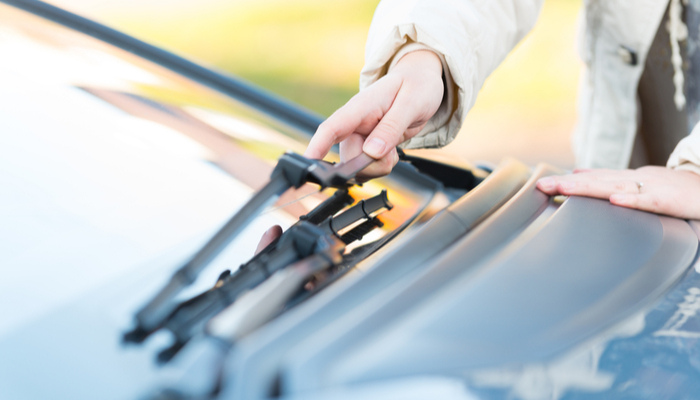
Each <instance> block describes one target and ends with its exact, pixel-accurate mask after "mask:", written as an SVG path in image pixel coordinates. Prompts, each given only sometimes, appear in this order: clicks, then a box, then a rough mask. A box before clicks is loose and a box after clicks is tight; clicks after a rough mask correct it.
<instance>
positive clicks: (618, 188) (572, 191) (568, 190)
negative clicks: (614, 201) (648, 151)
mask: <svg viewBox="0 0 700 400" xmlns="http://www.w3.org/2000/svg"><path fill="white" fill-rule="evenodd" d="M579 177H580V175H567V176H561V177H548V178H542V179H540V180H539V181H538V182H537V187H538V188H539V189H540V190H541V191H543V192H545V193H547V194H549V195H557V194H562V195H565V196H586V197H595V198H599V199H607V198H609V197H610V196H611V195H613V194H638V193H639V187H638V186H637V183H636V181H633V180H607V179H594V178H593V179H592V178H591V177H590V176H584V177H583V178H581V179H579ZM616 179H619V178H616Z"/></svg>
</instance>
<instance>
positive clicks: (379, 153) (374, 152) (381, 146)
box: [362, 137, 387, 160]
mask: <svg viewBox="0 0 700 400" xmlns="http://www.w3.org/2000/svg"><path fill="white" fill-rule="evenodd" d="M386 150H387V145H386V142H385V141H384V140H383V139H382V138H378V137H370V138H369V139H367V140H366V141H365V143H364V145H363V146H362V151H364V152H365V153H367V155H369V156H370V157H372V158H374V159H376V160H378V159H380V158H382V157H384V156H385V155H386V153H387V151H386Z"/></svg>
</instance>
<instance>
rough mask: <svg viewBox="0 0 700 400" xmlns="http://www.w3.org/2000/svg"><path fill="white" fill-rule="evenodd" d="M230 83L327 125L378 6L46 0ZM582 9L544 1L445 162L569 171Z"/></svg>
mask: <svg viewBox="0 0 700 400" xmlns="http://www.w3.org/2000/svg"><path fill="white" fill-rule="evenodd" d="M51 2H52V3H54V4H56V5H59V6H61V7H64V8H67V9H69V10H71V11H74V12H77V13H79V14H82V15H85V16H88V17H90V18H93V19H96V20H98V21H100V22H103V23H105V24H107V25H110V26H112V27H115V28H117V29H120V30H123V31H125V32H127V33H129V34H132V35H134V36H136V37H139V38H141V39H144V40H146V41H148V42H151V43H154V44H157V45H160V46H162V47H165V48H167V49H170V50H172V51H174V52H176V53H179V54H182V55H185V56H186V57H188V58H192V59H195V60H197V61H199V62H202V63H204V64H207V65H210V66H213V67H215V68H217V69H220V70H224V71H226V72H230V73H233V74H236V75H238V76H240V77H243V78H244V79H247V80H249V81H251V82H253V83H255V84H257V85H260V86H262V87H264V88H266V89H268V90H270V91H272V92H275V93H277V94H279V95H281V96H284V97H286V98H288V99H290V100H292V101H294V102H297V103H300V104H302V105H304V106H306V107H308V108H310V109H312V110H315V111H317V112H319V113H321V114H323V115H330V114H331V113H332V112H333V111H334V110H335V109H336V108H338V107H340V106H341V105H342V104H344V103H345V102H346V101H347V100H348V99H349V98H350V97H351V96H352V95H353V94H354V93H356V92H357V87H358V83H357V82H358V77H359V71H360V69H361V67H362V64H363V51H364V42H365V40H366V37H367V30H368V27H369V24H370V21H371V18H372V13H373V11H374V8H375V7H376V5H377V3H378V1H377V0H200V1H197V2H194V1H183V0H141V1H137V0H122V1H120V2H114V1H109V0H52V1H51ZM580 6H581V0H548V1H545V7H544V9H543V12H542V15H541V17H540V20H539V21H538V23H537V25H536V27H535V29H534V30H533V32H532V33H531V34H530V35H528V37H527V38H526V39H525V40H524V41H523V42H522V43H521V44H520V45H519V46H518V47H517V48H516V50H515V51H514V52H513V53H512V54H511V55H510V56H509V57H508V58H507V59H506V61H505V62H504V63H503V64H502V65H501V67H500V68H499V69H498V70H497V71H496V72H495V73H494V74H493V75H492V76H491V77H490V78H489V79H488V80H487V82H486V84H485V86H484V88H483V89H482V91H481V93H480V95H479V99H478V101H477V104H476V105H475V107H474V109H473V110H472V111H471V112H470V113H469V115H468V117H467V120H466V122H465V125H464V128H463V130H462V132H460V135H459V136H458V138H457V140H455V142H454V143H452V144H451V145H449V146H448V147H447V148H446V150H445V152H448V153H453V154H456V155H458V156H460V157H463V158H467V159H469V160H473V161H479V160H484V161H488V162H492V163H493V162H497V161H498V160H500V159H501V158H502V157H504V156H515V157H518V158H520V159H522V160H523V161H526V162H528V163H531V164H534V163H536V162H539V161H548V162H551V163H554V164H556V165H559V166H562V167H565V168H568V167H571V166H572V165H573V158H572V154H571V151H570V149H569V137H570V133H571V130H572V127H573V124H574V119H575V91H576V87H577V78H578V74H579V70H580V65H579V61H578V59H577V56H576V52H575V48H574V47H575V46H574V43H575V30H576V28H575V26H576V24H575V21H576V17H577V13H578V10H579V8H580Z"/></svg>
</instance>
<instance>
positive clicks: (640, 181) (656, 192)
mask: <svg viewBox="0 0 700 400" xmlns="http://www.w3.org/2000/svg"><path fill="white" fill-rule="evenodd" d="M537 187H538V188H539V189H540V190H541V191H543V192H545V193H547V194H549V195H557V194H563V195H569V196H587V197H597V198H601V199H608V200H609V201H610V203H612V204H614V205H617V206H621V207H628V208H635V209H638V210H642V211H648V212H653V213H657V214H664V215H670V216H672V217H677V218H685V219H700V202H696V201H693V200H692V199H697V198H700V175H698V174H695V173H694V172H690V171H683V170H673V169H670V168H665V167H657V166H647V167H643V168H639V169H636V170H622V171H617V170H589V171H579V172H578V173H576V174H573V175H564V176H551V177H546V178H542V179H540V180H539V181H538V182H537Z"/></svg>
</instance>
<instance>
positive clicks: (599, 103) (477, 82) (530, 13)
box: [360, 0, 700, 173]
mask: <svg viewBox="0 0 700 400" xmlns="http://www.w3.org/2000/svg"><path fill="white" fill-rule="evenodd" d="M584 3H585V7H584V13H583V15H582V22H583V23H582V34H581V35H580V39H581V43H580V44H579V49H580V53H581V58H582V59H583V61H584V63H585V66H586V68H585V70H584V73H583V74H582V80H581V85H580V94H579V124H578V126H577V129H576V132H575V133H574V141H573V142H574V152H575V155H576V158H577V164H578V165H579V166H581V167H606V168H626V167H627V166H628V165H629V160H630V156H631V152H632V147H633V144H634V139H635V135H636V132H637V112H638V104H637V86H638V83H639V79H640V77H641V74H642V68H643V66H644V63H645V60H646V56H647V53H648V50H649V48H650V46H651V43H652V40H653V39H654V36H655V34H656V31H657V28H658V27H659V24H660V22H661V20H662V18H663V16H664V13H665V11H666V7H667V6H668V4H669V0H634V1H631V0H584ZM541 7H542V0H382V1H381V3H380V4H379V6H378V7H377V10H376V12H375V16H374V19H373V21H372V25H371V28H370V31H369V38H368V41H367V47H366V54H365V67H364V68H363V70H362V74H361V79H360V86H361V87H362V88H364V87H366V86H368V85H370V84H371V83H373V82H374V81H376V80H377V79H379V78H380V77H382V76H383V75H384V74H386V72H387V71H388V69H389V68H390V67H391V66H392V61H393V62H396V61H397V60H398V59H399V58H400V57H401V56H402V55H403V54H405V53H407V52H410V51H413V50H415V49H418V48H429V49H432V50H433V51H435V52H436V53H437V54H438V55H439V56H440V57H441V59H442V61H443V67H444V68H443V69H444V71H445V81H446V85H447V89H448V90H447V97H446V101H443V104H442V105H441V107H440V109H439V110H438V113H437V114H436V115H435V116H434V117H433V118H432V120H431V121H430V122H429V123H428V125H427V126H426V128H425V129H424V130H423V131H422V132H421V133H420V134H419V135H418V136H416V137H414V138H413V139H411V140H409V141H408V142H406V143H404V144H403V147H405V148H418V147H442V146H444V145H446V144H448V143H449V142H450V141H452V139H454V137H455V135H456V134H457V132H458V131H459V128H460V126H461V124H462V121H463V118H464V116H465V114H466V113H467V111H468V110H469V109H471V107H472V106H473V105H474V101H475V99H476V95H477V93H478V91H479V90H480V88H481V87H482V85H483V83H484V80H485V79H486V77H487V76H488V75H489V74H490V73H491V72H492V71H493V70H494V69H495V68H496V67H497V66H498V65H499V63H500V62H501V61H502V60H503V59H504V58H505V56H506V54H507V53H508V52H509V51H510V50H511V49H512V48H513V47H514V46H515V45H516V44H517V43H518V41H519V40H520V39H521V38H522V37H523V36H525V34H526V33H527V32H528V31H529V30H530V29H531V28H532V26H533V25H534V24H535V21H536V19H537V16H538V15H539V12H540V9H541ZM668 166H669V167H674V168H682V169H690V170H693V171H694V172H697V173H700V128H699V127H696V129H694V130H693V132H692V134H691V135H690V136H689V137H687V138H686V139H684V140H683V141H681V142H680V143H679V145H678V146H677V147H676V149H675V151H674V152H673V154H672V155H671V158H670V159H669V163H668Z"/></svg>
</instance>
